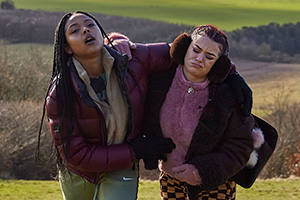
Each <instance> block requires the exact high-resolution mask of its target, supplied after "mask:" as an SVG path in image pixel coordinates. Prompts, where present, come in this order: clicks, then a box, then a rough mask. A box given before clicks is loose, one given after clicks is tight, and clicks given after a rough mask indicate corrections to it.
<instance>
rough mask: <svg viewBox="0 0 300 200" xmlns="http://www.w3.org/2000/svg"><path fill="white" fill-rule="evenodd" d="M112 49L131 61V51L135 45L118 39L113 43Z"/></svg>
mask: <svg viewBox="0 0 300 200" xmlns="http://www.w3.org/2000/svg"><path fill="white" fill-rule="evenodd" d="M113 45H114V47H115V48H116V49H117V50H118V51H119V52H120V53H121V54H126V55H127V56H128V60H131V59H132V54H131V49H134V48H136V47H135V44H134V43H132V42H130V41H128V40H124V39H118V40H115V41H113Z"/></svg>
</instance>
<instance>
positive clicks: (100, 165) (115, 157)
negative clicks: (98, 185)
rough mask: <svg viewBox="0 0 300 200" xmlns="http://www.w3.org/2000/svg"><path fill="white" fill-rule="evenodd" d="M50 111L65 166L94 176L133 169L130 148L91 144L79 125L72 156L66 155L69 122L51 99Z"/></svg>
mask: <svg viewBox="0 0 300 200" xmlns="http://www.w3.org/2000/svg"><path fill="white" fill-rule="evenodd" d="M46 109H47V116H48V119H49V125H50V132H51V136H52V139H53V141H54V144H55V146H56V147H57V149H58V151H59V153H60V155H61V158H62V159H63V161H64V163H65V164H67V165H70V166H72V167H74V168H76V169H79V170H82V171H90V172H105V171H114V170H119V169H124V168H129V167H130V165H131V163H132V155H131V153H130V147H129V145H128V144H116V145H109V146H103V145H100V144H99V143H97V144H96V143H93V142H92V141H88V139H87V138H86V137H84V135H83V134H82V133H81V131H80V129H79V128H78V127H77V125H76V123H74V128H73V131H72V133H71V136H70V144H69V152H68V154H67V155H66V153H65V152H64V150H63V147H64V146H65V145H66V135H67V132H68V128H67V127H68V122H67V119H64V120H63V121H61V120H60V118H59V117H58V115H57V112H56V101H55V99H54V98H53V97H51V96H49V97H48V99H47V104H46Z"/></svg>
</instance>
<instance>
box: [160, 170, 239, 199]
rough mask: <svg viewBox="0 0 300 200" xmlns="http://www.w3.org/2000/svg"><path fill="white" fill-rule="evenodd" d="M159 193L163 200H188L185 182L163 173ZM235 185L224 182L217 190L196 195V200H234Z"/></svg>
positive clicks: (230, 182) (203, 191)
mask: <svg viewBox="0 0 300 200" xmlns="http://www.w3.org/2000/svg"><path fill="white" fill-rule="evenodd" d="M159 182H160V192H161V197H162V199H163V200H189V197H188V188H187V185H186V183H185V182H181V181H179V180H177V179H175V178H173V177H171V176H169V175H167V174H165V173H164V172H162V174H161V176H160V178H159ZM235 196H236V184H235V182H234V181H226V182H225V183H224V184H222V185H220V186H219V187H218V188H217V189H215V190H211V191H206V190H202V191H201V192H200V193H198V200H227V199H231V200H235Z"/></svg>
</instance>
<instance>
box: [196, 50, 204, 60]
mask: <svg viewBox="0 0 300 200" xmlns="http://www.w3.org/2000/svg"><path fill="white" fill-rule="evenodd" d="M196 61H198V62H202V61H203V53H202V52H201V53H199V54H198V55H197V57H196Z"/></svg>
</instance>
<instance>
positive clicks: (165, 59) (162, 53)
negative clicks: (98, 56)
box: [105, 32, 172, 74]
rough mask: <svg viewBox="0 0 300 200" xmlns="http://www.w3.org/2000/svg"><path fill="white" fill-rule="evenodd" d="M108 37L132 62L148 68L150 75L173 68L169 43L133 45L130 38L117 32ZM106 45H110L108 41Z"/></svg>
mask: <svg viewBox="0 0 300 200" xmlns="http://www.w3.org/2000/svg"><path fill="white" fill-rule="evenodd" d="M108 37H109V39H110V41H111V43H112V44H113V47H114V48H115V49H116V50H117V51H119V52H120V53H122V54H127V55H128V58H129V60H130V62H133V63H134V62H140V63H143V65H144V66H147V67H148V74H152V73H156V72H160V71H164V70H166V69H169V68H170V67H171V64H172V60H171V57H170V54H169V50H170V45H169V44H167V43H151V44H138V43H132V42H131V41H130V40H129V38H128V37H126V36H125V35H123V34H121V33H116V32H113V33H110V34H109V36H108ZM105 44H109V42H108V40H107V39H105Z"/></svg>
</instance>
